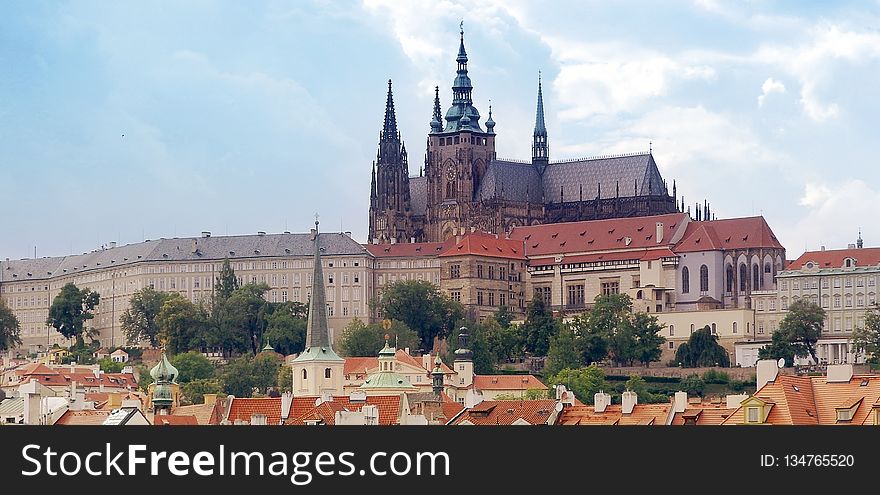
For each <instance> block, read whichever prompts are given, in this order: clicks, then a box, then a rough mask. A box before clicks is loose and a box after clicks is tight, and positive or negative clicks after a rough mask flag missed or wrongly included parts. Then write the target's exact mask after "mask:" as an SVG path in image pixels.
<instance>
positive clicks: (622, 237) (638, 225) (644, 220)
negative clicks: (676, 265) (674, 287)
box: [510, 213, 689, 258]
mask: <svg viewBox="0 0 880 495" xmlns="http://www.w3.org/2000/svg"><path fill="white" fill-rule="evenodd" d="M688 221H689V218H688V216H687V214H686V213H671V214H668V215H654V216H649V217H633V218H614V219H607V220H590V221H584V222H568V223H554V224H544V225H533V226H526V227H515V228H514V229H513V230H512V231H511V233H510V238H511V239H516V240H521V241H523V242H524V243H525V252H526V256H528V257H529V258H531V257H533V256H542V255H551V254H566V253H588V252H591V251H611V250H615V249H639V248H641V249H644V248H656V247H658V246H669V245H670V242H669V240H670V239H672V237H673V234H674V232H676V231H677V230H678V229H679V228H681V226H682V225H683V224H684V223H686V222H688ZM658 222H660V223H663V238H662V239H661V242H659V243H658V242H657V240H656V239H655V238H654V236H655V235H656V233H657V228H656V227H657V223H658ZM627 238H629V244H628V245H627Z"/></svg>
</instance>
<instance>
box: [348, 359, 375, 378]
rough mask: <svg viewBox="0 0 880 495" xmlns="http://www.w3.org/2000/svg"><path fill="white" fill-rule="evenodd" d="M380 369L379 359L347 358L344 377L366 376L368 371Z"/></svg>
mask: <svg viewBox="0 0 880 495" xmlns="http://www.w3.org/2000/svg"><path fill="white" fill-rule="evenodd" d="M378 367H379V358H378V357H350V358H345V364H344V365H343V367H342V374H343V375H359V374H366V373H367V371H368V370H371V369H373V368H378Z"/></svg>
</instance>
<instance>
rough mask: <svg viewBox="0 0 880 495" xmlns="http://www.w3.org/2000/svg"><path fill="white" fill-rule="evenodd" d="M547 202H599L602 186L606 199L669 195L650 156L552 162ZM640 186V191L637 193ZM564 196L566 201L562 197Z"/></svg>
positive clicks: (546, 185) (547, 179) (545, 180)
mask: <svg viewBox="0 0 880 495" xmlns="http://www.w3.org/2000/svg"><path fill="white" fill-rule="evenodd" d="M543 183H544V201H545V202H547V203H559V202H561V201H560V199H564V200H565V201H577V200H578V199H580V194H581V188H583V199H584V200H588V199H595V198H596V195H597V192H598V190H599V185H600V184H601V191H602V196H601V197H602V198H603V199H604V198H614V197H615V196H616V195H617V191H616V186H617V184H618V183H619V184H620V197H632V196H647V195H649V191H650V193H651V194H660V193H663V192H664V191H665V188H664V187H663V179H662V178H661V177H660V171H659V170H658V169H657V164H656V163H654V157H653V156H651V154H650V153H641V154H633V155H623V156H612V157H601V158H589V159H584V160H572V161H565V162H552V163H550V164H549V165H548V166H547V169H546V170H545V171H544V177H543ZM636 186H637V189H635V188H636ZM562 193H564V197H561V194H562Z"/></svg>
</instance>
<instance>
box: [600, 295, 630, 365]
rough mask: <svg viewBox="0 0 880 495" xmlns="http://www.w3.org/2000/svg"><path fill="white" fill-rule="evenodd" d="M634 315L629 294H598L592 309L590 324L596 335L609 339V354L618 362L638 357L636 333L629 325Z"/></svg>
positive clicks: (625, 361)
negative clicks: (636, 354) (636, 355)
mask: <svg viewBox="0 0 880 495" xmlns="http://www.w3.org/2000/svg"><path fill="white" fill-rule="evenodd" d="M631 316H632V299H630V297H629V296H628V295H627V294H610V295H599V296H596V299H595V303H594V305H593V309H591V310H590V315H589V320H588V325H589V327H590V328H591V329H592V331H593V332H594V333H595V334H596V335H601V336H605V338H607V339H608V354H609V356H610V357H611V359H612V360H613V361H615V362H617V363H627V362H632V361H634V360H635V359H636V357H635V353H636V343H635V334H634V330H633V327H632V325H628V324H627V323H628V322H629V319H630V318H631Z"/></svg>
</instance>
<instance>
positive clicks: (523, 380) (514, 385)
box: [474, 375, 547, 390]
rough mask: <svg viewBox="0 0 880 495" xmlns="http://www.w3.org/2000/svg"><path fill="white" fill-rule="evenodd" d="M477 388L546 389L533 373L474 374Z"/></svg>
mask: <svg viewBox="0 0 880 495" xmlns="http://www.w3.org/2000/svg"><path fill="white" fill-rule="evenodd" d="M474 388H475V389H477V390H530V389H540V390H547V385H544V384H543V383H541V381H540V380H538V379H537V378H535V376H534V375H474Z"/></svg>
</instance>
